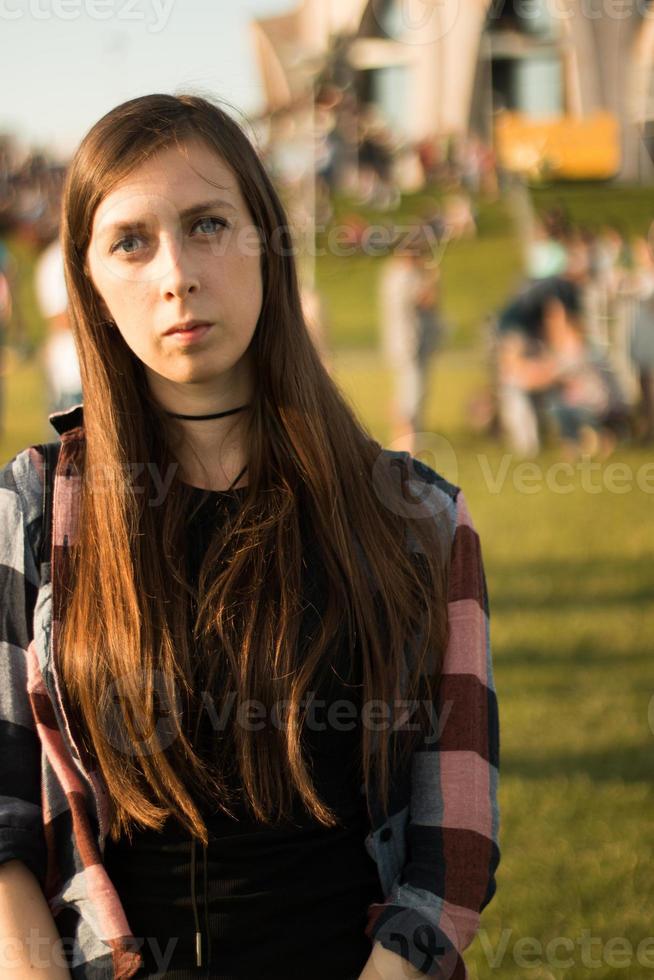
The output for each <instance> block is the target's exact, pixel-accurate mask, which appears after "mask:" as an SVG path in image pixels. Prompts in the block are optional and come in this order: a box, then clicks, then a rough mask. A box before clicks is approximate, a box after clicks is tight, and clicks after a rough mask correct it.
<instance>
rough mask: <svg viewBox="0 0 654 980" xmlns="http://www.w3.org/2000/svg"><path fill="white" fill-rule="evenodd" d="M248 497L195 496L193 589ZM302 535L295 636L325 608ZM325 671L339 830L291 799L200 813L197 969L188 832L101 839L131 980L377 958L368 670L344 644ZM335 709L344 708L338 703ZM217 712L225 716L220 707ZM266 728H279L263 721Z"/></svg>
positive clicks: (173, 828) (260, 973)
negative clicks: (127, 938) (132, 969)
mask: <svg viewBox="0 0 654 980" xmlns="http://www.w3.org/2000/svg"><path fill="white" fill-rule="evenodd" d="M246 489H247V488H242V489H240V490H235V491H231V492H226V491H225V492H223V491H212V492H210V493H208V494H206V493H205V494H204V496H203V495H202V492H201V491H197V494H198V496H197V498H194V504H195V503H197V502H198V501H199V500H202V503H201V506H200V510H199V511H198V512H197V513H196V515H195V516H194V517H193V518H192V519H191V520H190V522H189V525H188V538H187V540H188V549H189V550H188V555H189V571H190V575H191V579H192V580H194V581H195V582H197V575H198V573H199V568H200V563H201V561H202V557H203V554H204V549H205V542H206V539H207V532H208V531H209V530H210V529H211V527H212V526H213V525H215V522H216V521H223V520H224V514H225V511H224V509H223V508H224V507H228V508H231V507H238V506H239V503H240V500H241V499H242V495H243V494H244V493H245V491H246ZM303 538H304V544H305V547H304V554H305V560H306V567H307V577H306V579H305V583H304V587H303V588H304V598H305V600H306V599H308V600H309V604H308V607H307V611H306V613H305V616H304V620H303V623H302V634H301V640H302V638H303V637H310V636H311V635H314V630H315V628H316V625H317V623H319V621H320V609H321V605H322V603H323V602H324V601H325V599H324V594H322V593H324V581H323V580H322V578H321V562H320V561H319V558H318V556H316V553H315V550H314V547H313V544H312V542H311V540H310V538H311V536H310V534H308V533H306V528H304V525H303ZM331 666H332V668H333V670H331V671H329V670H327V671H325V673H324V675H323V677H324V680H321V682H320V683H318V684H316V685H314V687H315V690H316V699H317V700H316V706H315V710H314V714H313V718H314V719H315V721H316V724H315V725H314V724H312V725H311V730H310V731H307V732H306V740H307V746H308V749H309V756H310V760H311V764H312V778H313V780H314V785H315V787H316V790H317V792H318V794H319V796H320V798H321V799H322V800H323V801H324V802H326V803H327V804H328V805H329V806H330V807H331V808H332V809H333V810H334V812H335V813H336V815H337V816H338V818H339V822H340V824H341V825H340V826H337V827H334V828H326V827H324V826H323V825H321V824H320V823H318V822H317V821H316V820H314V819H313V818H312V817H311V816H310V815H309V814H308V813H307V811H306V810H305V809H304V807H303V806H302V805H301V803H300V801H299V798H297V797H296V802H295V805H294V811H293V817H292V818H291V819H289V820H287V821H285V822H280V823H278V824H276V825H273V826H266V825H264V824H261V823H259V822H257V821H256V820H252V819H251V817H250V816H249V811H247V810H246V809H245V808H244V806H243V805H242V804H241V803H238V804H237V805H236V817H237V819H232V818H231V817H229V816H228V815H227V814H225V813H223V812H222V811H217V812H216V810H215V809H214V811H213V812H212V811H210V810H207V809H206V808H202V813H203V816H204V817H205V818H206V821H207V828H208V831H209V846H208V848H207V850H206V860H207V866H206V899H207V901H206V908H205V902H204V893H203V892H204V889H203V870H204V869H203V867H202V864H203V856H204V855H203V851H202V845H201V843H200V842H197V853H198V854H199V858H198V860H197V862H196V861H195V860H194V861H193V865H194V870H195V875H196V881H195V887H196V903H195V907H196V912H197V914H198V915H199V921H200V927H201V931H202V934H203V951H202V963H203V965H202V967H198V966H197V965H196V947H195V934H196V927H195V917H194V911H193V901H192V896H191V864H192V860H191V841H190V837H189V834H188V832H187V831H186V829H185V828H182V827H181V826H180V825H179V824H178V823H177V822H176V821H175V820H173V819H169V820H168V821H167V822H166V824H165V825H164V827H163V829H162V831H161V832H156V831H153V830H142V831H136V832H134V834H133V837H132V842H131V844H130V843H129V842H128V841H127V839H126V838H122V839H121V840H120V841H118V842H116V843H113V842H112V841H110V840H109V839H108V840H107V842H106V847H105V853H104V863H105V867H106V869H107V872H108V874H109V877H110V879H111V881H112V882H113V884H114V886H115V887H116V889H117V892H118V895H119V897H120V899H121V902H122V904H123V908H124V910H125V914H126V916H127V920H128V922H129V925H130V929H131V931H132V933H133V935H134V936H135V937H137V938H138V939H142V940H143V944H142V946H141V952H142V953H143V956H144V967H143V968H141V969H140V970H139V971H138V972H137V973H136V974H135V976H134V980H144V978H148V980H155V978H156V980H160V978H162V980H163V978H164V977H166V978H168V980H190V978H196V980H197V978H200V977H205V978H208V977H211V978H212V980H255V978H256V980H282V978H283V980H295V978H297V980H300V978H302V980H306V978H307V977H311V978H312V980H351V978H357V977H358V976H359V974H360V973H361V971H362V969H363V967H364V965H365V963H366V961H367V959H368V957H369V956H370V952H371V944H370V940H369V939H368V938H367V937H366V936H365V934H364V929H365V925H366V920H367V910H368V907H369V906H370V904H371V903H373V902H381V901H383V895H382V893H381V888H380V883H379V877H378V874H377V868H376V865H375V862H374V861H373V859H372V858H371V857H370V855H369V854H368V853H367V851H366V849H365V846H364V838H365V836H366V834H367V832H368V829H369V820H368V814H367V810H366V805H365V797H364V795H363V793H362V792H361V785H362V781H363V776H362V773H361V766H360V761H359V752H360V740H361V717H360V706H361V689H360V687H357V686H354V687H353V686H350V685H352V684H355V685H356V684H359V683H360V679H361V674H360V669H359V664H358V661H357V658H356V657H355V658H354V661H353V658H352V654H351V651H350V648H349V644H348V643H347V642H345V638H344V639H343V641H342V642H340V643H339V644H338V645H337V647H336V648H335V649H334V652H333V660H332V661H331ZM199 676H200V677H201V676H202V675H201V674H200V675H199ZM339 700H341V701H345V702H347V707H345V708H344V707H343V705H341V706H340V707H338V706H335V705H334V702H335V701H339ZM322 702H324V707H322V708H321V703H322ZM215 704H216V707H217V708H218V707H219V706H218V699H217V698H216V700H215ZM276 723H277V724H279V721H277V722H276ZM213 724H214V723H213V722H212V721H211V719H210V716H209V712H206V711H205V712H203V713H202V716H201V726H200V734H199V739H198V747H199V751H200V753H201V754H202V752H203V751H204V747H205V746H206V745H207V740H210V739H211V738H212V737H213V738H215V737H216V735H215V728H214V727H213ZM265 724H266V726H269V725H271V724H273V722H272V721H271V719H270V718H266V719H265ZM262 737H265V731H262ZM230 785H232V786H233V787H234V789H235V791H238V789H239V788H240V784H239V782H238V780H236V781H234V782H232V781H231V780H230ZM199 805H200V804H199ZM196 864H199V868H198V867H196ZM207 933H208V937H207ZM207 939H208V944H207ZM208 947H209V948H208Z"/></svg>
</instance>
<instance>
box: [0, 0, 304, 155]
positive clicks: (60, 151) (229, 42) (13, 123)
mask: <svg viewBox="0 0 654 980" xmlns="http://www.w3.org/2000/svg"><path fill="white" fill-rule="evenodd" d="M294 6H296V3H295V2H294V0H204V2H203V0H0V91H1V92H2V99H1V100H0V132H7V131H8V132H11V133H13V134H15V135H16V136H17V137H18V140H19V143H20V145H22V146H30V147H33V148H47V149H48V150H50V152H51V153H53V154H54V155H56V156H59V157H60V158H61V159H64V158H65V157H66V156H67V155H69V154H70V152H72V150H73V149H74V148H75V146H76V145H77V143H79V141H80V140H81V138H82V137H83V136H84V134H85V132H86V131H87V130H88V129H90V127H91V126H92V125H93V124H94V123H95V122H96V121H97V120H98V119H99V118H100V117H101V116H102V115H104V113H105V112H107V111H108V110H109V109H111V108H113V107H114V106H116V105H118V104H119V103H121V102H124V101H126V100H127V99H130V98H134V97H135V96H137V95H144V94H146V93H149V92H174V91H182V90H188V91H193V92H194V93H195V94H199V95H203V94H208V95H211V96H214V97H216V96H218V97H220V98H224V99H227V100H228V101H229V102H230V103H231V104H232V105H233V106H235V107H236V108H237V109H238V110H241V111H243V112H245V113H246V114H247V113H249V112H256V111H257V110H258V109H260V108H262V106H263V95H262V91H261V86H260V83H259V78H258V72H257V67H256V64H255V59H254V51H253V46H252V42H251V40H250V37H249V32H248V23H249V21H250V20H251V18H252V17H257V16H267V15H273V14H277V13H283V12H284V11H287V10H290V9H292V8H293V7H294Z"/></svg>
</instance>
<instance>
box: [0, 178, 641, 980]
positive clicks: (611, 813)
mask: <svg viewBox="0 0 654 980" xmlns="http://www.w3.org/2000/svg"><path fill="white" fill-rule="evenodd" d="M548 195H549V198H556V196H557V195H558V196H561V195H567V196H568V199H569V203H570V206H571V210H573V214H574V215H575V216H576V217H577V218H578V220H586V217H588V216H592V215H595V216H600V215H603V216H604V218H605V219H606V220H611V218H612V217H613V216H614V215H616V216H619V217H621V220H622V223H623V225H625V226H626V227H628V229H629V230H633V231H641V232H643V231H646V230H647V227H648V225H649V221H650V217H649V210H648V209H649V199H650V197H651V191H648V190H643V189H641V188H637V189H627V190H626V191H621V190H617V189H615V188H601V187H576V188H563V189H559V188H556V189H545V190H543V191H539V192H538V193H537V194H536V199H537V203H539V204H541V203H542V202H544V201H545V200H546V199H547V198H548ZM420 204H421V201H420V200H418V199H416V200H408V201H405V202H404V205H403V207H404V213H410V212H411V210H412V209H416V208H418V207H419V205H420ZM342 210H346V208H345V206H343V208H342ZM373 217H374V216H373ZM598 220H599V218H598ZM480 226H481V228H482V235H481V237H480V239H479V240H478V241H477V242H466V243H460V244H455V245H452V246H451V248H450V249H448V251H447V252H446V255H445V258H444V264H443V276H444V295H445V302H446V313H447V315H448V317H449V318H450V319H451V321H452V323H453V327H454V331H455V332H454V334H453V336H452V337H451V344H450V348H449V349H448V351H447V352H446V353H445V354H443V356H442V357H441V358H440V359H437V360H436V361H435V363H434V364H433V368H432V377H431V382H432V383H431V386H430V398H429V401H428V405H427V418H426V426H425V428H426V430H427V431H426V432H425V433H424V434H423V436H422V438H421V440H420V443H419V445H418V447H417V449H416V455H418V456H420V457H421V458H422V459H424V461H425V462H427V463H428V464H429V465H431V466H433V467H435V468H436V469H440V470H441V471H442V472H443V474H444V475H445V476H447V477H448V478H450V479H452V480H453V481H454V482H456V483H458V484H459V485H460V486H462V487H463V489H464V491H465V494H466V497H467V500H468V504H469V507H470V511H471V513H472V516H473V520H474V521H475V524H476V526H477V529H478V531H479V533H480V535H481V540H482V546H483V552H484V559H485V564H486V571H487V577H488V586H489V592H490V599H491V622H492V641H493V649H494V663H495V681H496V685H497V690H498V695H499V699H500V712H501V715H500V718H501V763H502V768H501V797H500V802H501V807H502V828H501V846H502V863H501V866H500V870H499V874H498V893H497V896H496V898H495V899H494V900H493V902H492V903H491V905H490V906H489V907H488V909H487V910H486V912H485V913H484V915H483V917H482V930H481V932H480V935H479V936H478V938H477V939H476V940H475V942H474V943H473V945H472V947H471V948H470V950H469V951H468V953H467V954H466V959H467V962H468V965H469V968H470V974H471V977H472V978H473V980H476V978H479V980H483V978H486V977H501V978H502V980H504V978H505V977H506V978H524V977H527V978H530V980H552V978H555V980H577V978H579V980H581V978H585V977H588V976H592V977H595V978H597V980H604V978H611V977H615V976H624V977H628V978H629V980H639V978H641V977H642V978H645V977H650V976H651V975H652V970H653V969H654V938H653V939H652V940H651V942H650V943H649V945H641V946H640V952H638V950H639V944H643V943H644V941H645V940H646V939H647V938H648V937H654V923H653V918H652V908H654V874H653V873H652V869H653V868H654V821H653V820H652V816H651V815H652V812H653V811H654V785H653V780H652V772H653V766H652V757H653V749H654V658H653V656H652V654H653V652H654V651H653V649H652V647H653V643H652V637H653V636H654V603H652V595H653V594H654V563H653V561H652V553H653V550H654V528H653V521H652V514H653V512H654V461H653V457H652V453H651V451H649V452H648V451H646V450H639V449H636V448H631V447H628V448H624V449H620V450H618V451H617V452H616V454H615V455H614V456H613V457H612V458H611V459H610V460H609V461H607V462H605V463H602V464H596V465H595V466H594V468H592V469H591V468H588V467H585V468H584V467H576V468H575V467H573V468H570V469H567V470H566V469H565V468H561V467H560V466H558V459H557V456H556V453H555V452H554V451H552V450H548V451H546V452H544V453H543V454H542V455H541V457H540V458H539V459H538V460H537V461H536V462H535V463H531V464H529V465H527V466H525V464H521V463H520V462H519V461H518V460H516V459H514V458H512V457H511V456H510V454H508V453H507V452H506V451H505V450H504V449H503V448H502V447H501V446H498V445H496V444H495V443H492V442H490V441H488V440H485V439H480V438H478V437H475V436H473V435H471V434H470V433H469V432H468V431H467V429H466V425H465V417H466V409H467V405H468V404H469V401H470V399H471V397H472V396H474V394H475V392H476V391H478V390H479V388H480V387H481V386H482V385H483V383H484V366H483V361H482V358H481V355H480V353H479V350H480V344H479V325H480V323H481V322H482V321H483V318H484V316H485V315H486V313H487V312H488V311H489V310H490V309H492V308H493V307H494V306H495V305H497V304H498V303H499V302H501V301H502V300H503V299H504V298H505V297H506V295H507V293H508V291H509V289H510V288H511V284H512V282H513V281H514V280H515V277H516V275H517V273H518V270H519V265H518V258H517V247H516V244H515V241H514V239H513V236H512V234H511V229H510V227H509V226H508V224H507V222H506V219H505V215H503V213H502V208H501V206H500V205H486V206H483V207H482V209H481V211H480ZM345 262H347V263H348V264H347V266H346V265H345ZM378 268H379V265H378V262H377V261H376V260H374V259H370V258H366V257H352V258H350V259H339V258H337V257H335V256H331V257H325V258H324V259H321V260H320V262H319V266H318V283H319V285H320V286H321V288H322V289H323V290H324V292H325V296H326V303H327V307H328V310H329V313H330V329H331V338H332V342H333V347H334V349H335V353H334V364H333V371H334V376H335V377H336V379H337V381H338V382H339V384H340V385H341V387H342V388H343V390H344V392H345V393H346V395H347V396H348V398H349V400H350V402H351V404H352V405H353V407H354V408H355V410H356V411H357V413H358V414H359V415H360V417H361V418H362V419H363V421H364V422H365V423H366V425H367V426H368V428H369V430H370V431H371V433H372V434H373V435H374V436H375V437H376V438H377V439H379V440H380V441H381V442H382V443H383V444H385V445H388V442H387V419H386V407H385V406H386V399H387V395H388V393H389V391H390V380H391V379H390V377H389V375H388V373H387V372H386V371H385V370H384V369H383V367H382V366H381V363H380V361H379V358H378V356H377V354H376V352H375V350H374V346H375V338H376V332H375V331H376V327H375V323H376V318H375V310H374V301H375V300H374V297H375V277H376V275H377V272H378ZM7 405H8V419H9V425H10V428H9V432H8V433H7V434H6V435H5V436H4V438H3V439H1V440H0V456H1V458H2V461H5V460H6V459H8V458H9V456H10V455H12V454H13V453H14V452H16V451H17V450H18V449H20V448H22V447H23V446H25V445H27V444H29V442H33V441H41V440H42V439H43V438H45V437H48V436H47V435H46V433H47V427H46V426H44V425H43V422H42V420H43V417H44V416H43V413H44V409H43V397H42V382H41V381H40V378H39V373H38V369H37V367H36V365H35V363H34V362H28V363H26V364H23V365H21V366H20V367H19V368H18V369H17V370H15V371H13V372H12V373H11V374H10V375H9V377H8V379H7ZM620 467H621V468H620ZM552 943H554V945H552ZM548 944H550V946H549V947H548ZM628 944H630V946H629V945H628ZM630 949H631V953H630V952H629V950H630ZM493 964H495V965H493Z"/></svg>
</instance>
